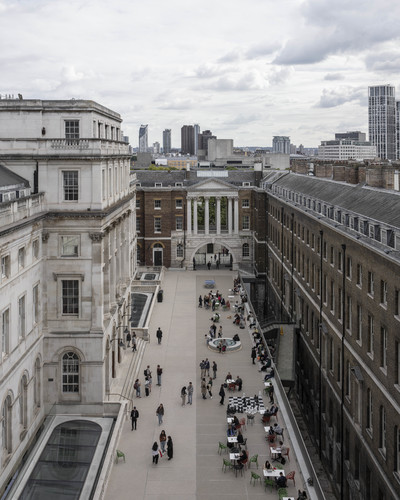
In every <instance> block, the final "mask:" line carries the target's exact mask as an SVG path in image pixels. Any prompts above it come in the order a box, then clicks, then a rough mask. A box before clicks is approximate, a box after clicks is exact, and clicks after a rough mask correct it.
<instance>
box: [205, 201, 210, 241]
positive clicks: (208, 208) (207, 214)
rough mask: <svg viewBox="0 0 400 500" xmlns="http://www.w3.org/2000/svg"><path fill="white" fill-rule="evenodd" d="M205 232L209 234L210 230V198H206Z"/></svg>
mask: <svg viewBox="0 0 400 500" xmlns="http://www.w3.org/2000/svg"><path fill="white" fill-rule="evenodd" d="M204 232H205V234H209V232H210V198H205V207H204Z"/></svg>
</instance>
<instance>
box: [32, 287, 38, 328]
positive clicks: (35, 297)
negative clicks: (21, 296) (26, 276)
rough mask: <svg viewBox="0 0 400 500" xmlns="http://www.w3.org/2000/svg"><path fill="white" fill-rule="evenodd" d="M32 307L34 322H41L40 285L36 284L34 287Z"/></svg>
mask: <svg viewBox="0 0 400 500" xmlns="http://www.w3.org/2000/svg"><path fill="white" fill-rule="evenodd" d="M32 308H33V309H32V312H33V323H34V324H36V323H39V285H35V286H34V287H33V289H32Z"/></svg>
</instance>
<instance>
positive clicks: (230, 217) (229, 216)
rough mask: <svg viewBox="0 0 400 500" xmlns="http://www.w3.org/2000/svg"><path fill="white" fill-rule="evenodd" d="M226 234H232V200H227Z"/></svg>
mask: <svg viewBox="0 0 400 500" xmlns="http://www.w3.org/2000/svg"><path fill="white" fill-rule="evenodd" d="M228 233H229V234H232V198H228Z"/></svg>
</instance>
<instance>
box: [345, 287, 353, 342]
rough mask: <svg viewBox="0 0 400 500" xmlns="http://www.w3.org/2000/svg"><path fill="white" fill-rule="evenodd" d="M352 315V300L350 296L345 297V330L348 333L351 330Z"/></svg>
mask: <svg viewBox="0 0 400 500" xmlns="http://www.w3.org/2000/svg"><path fill="white" fill-rule="evenodd" d="M352 315H353V308H352V300H351V296H350V295H348V296H347V314H346V328H347V330H349V331H350V333H351V330H352Z"/></svg>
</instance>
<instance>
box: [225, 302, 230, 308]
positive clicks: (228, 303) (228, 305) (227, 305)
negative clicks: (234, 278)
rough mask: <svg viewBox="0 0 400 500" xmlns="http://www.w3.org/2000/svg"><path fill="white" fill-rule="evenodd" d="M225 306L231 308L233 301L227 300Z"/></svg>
mask: <svg viewBox="0 0 400 500" xmlns="http://www.w3.org/2000/svg"><path fill="white" fill-rule="evenodd" d="M225 306H226V308H227V309H230V308H231V303H230V302H229V300H227V301H226V303H225Z"/></svg>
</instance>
